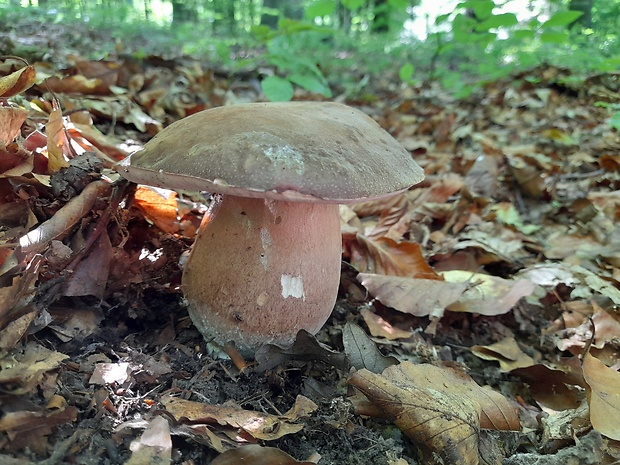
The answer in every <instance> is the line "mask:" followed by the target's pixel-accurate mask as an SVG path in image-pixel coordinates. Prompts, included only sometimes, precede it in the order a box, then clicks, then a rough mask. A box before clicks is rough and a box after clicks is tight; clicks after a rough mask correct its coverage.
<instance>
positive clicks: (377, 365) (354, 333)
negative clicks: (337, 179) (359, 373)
mask: <svg viewBox="0 0 620 465" xmlns="http://www.w3.org/2000/svg"><path fill="white" fill-rule="evenodd" d="M342 345H343V346H344V353H345V354H346V355H347V357H348V358H349V361H350V362H351V365H352V366H354V367H355V368H357V369H358V370H360V369H362V368H366V369H367V370H369V371H371V372H373V373H381V372H382V371H383V370H385V369H386V368H387V367H389V366H391V365H396V364H397V363H398V360H396V359H395V358H394V357H386V356H384V355H383V354H382V353H381V352H380V351H379V349H378V348H377V345H376V344H375V343H374V342H373V341H372V339H370V338H369V337H368V335H367V334H366V332H365V331H364V330H363V329H362V328H360V327H359V326H358V325H355V324H352V323H347V324H346V325H345V326H344V329H343V330H342Z"/></svg>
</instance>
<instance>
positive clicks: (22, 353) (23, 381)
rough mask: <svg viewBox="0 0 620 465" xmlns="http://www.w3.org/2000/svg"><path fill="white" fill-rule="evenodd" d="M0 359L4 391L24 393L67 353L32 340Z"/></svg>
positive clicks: (0, 374)
mask: <svg viewBox="0 0 620 465" xmlns="http://www.w3.org/2000/svg"><path fill="white" fill-rule="evenodd" d="M9 355H10V356H7V357H4V358H3V359H1V360H0V367H1V368H2V369H1V370H0V387H1V388H2V391H4V392H11V393H12V394H15V395H16V394H24V393H26V392H29V391H30V389H32V388H33V387H34V386H36V385H37V384H38V383H40V382H41V380H42V379H43V376H44V374H45V373H46V372H48V371H51V370H55V369H56V368H58V366H59V365H60V362H62V361H63V360H65V359H67V358H69V356H68V355H65V354H62V353H60V352H56V351H54V350H49V349H46V348H45V347H43V346H41V345H39V344H38V343H36V342H34V341H32V342H29V343H28V344H26V345H25V346H23V347H21V348H19V349H15V350H14V351H13V352H9Z"/></svg>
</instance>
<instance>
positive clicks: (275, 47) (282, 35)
mask: <svg viewBox="0 0 620 465" xmlns="http://www.w3.org/2000/svg"><path fill="white" fill-rule="evenodd" d="M253 32H254V35H255V36H256V38H257V39H258V40H260V41H261V42H262V43H264V44H265V46H266V48H267V53H266V54H265V55H263V58H265V59H266V60H267V62H268V63H269V64H270V65H272V66H273V67H274V68H275V69H276V71H277V73H278V74H279V75H272V76H267V77H265V78H264V79H263V80H262V82H261V86H262V88H263V92H264V93H265V96H266V97H267V98H268V99H269V100H271V101H272V102H278V101H287V100H291V99H292V98H293V93H294V86H295V85H296V86H299V87H301V88H302V89H305V90H307V91H309V92H313V93H316V94H320V95H323V96H325V97H328V98H329V97H331V96H332V92H331V89H330V87H329V83H328V82H327V79H326V78H325V76H324V75H323V72H322V71H321V70H320V69H319V67H318V66H317V63H316V61H314V60H312V59H311V58H306V57H305V56H302V54H301V53H296V52H295V50H294V49H295V42H296V40H300V39H303V38H308V35H309V34H310V35H312V34H314V35H320V36H324V35H325V34H329V33H330V31H329V30H326V29H325V28H321V27H318V26H314V25H312V24H309V23H306V22H303V21H296V20H291V19H286V18H283V19H280V21H279V22H278V29H277V30H272V29H270V28H268V27H266V26H257V27H255V28H254V29H253ZM304 55H305V54H304Z"/></svg>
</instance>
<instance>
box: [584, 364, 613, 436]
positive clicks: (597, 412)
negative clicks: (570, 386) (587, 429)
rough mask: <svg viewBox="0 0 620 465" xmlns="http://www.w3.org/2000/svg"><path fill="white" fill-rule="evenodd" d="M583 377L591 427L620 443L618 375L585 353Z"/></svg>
mask: <svg viewBox="0 0 620 465" xmlns="http://www.w3.org/2000/svg"><path fill="white" fill-rule="evenodd" d="M583 377H584V379H585V380H586V383H588V388H589V389H588V403H589V405H590V421H591V422H592V426H593V427H594V429H596V430H597V431H599V432H600V433H601V434H602V435H604V436H607V437H608V438H610V439H613V440H615V441H620V373H618V372H617V371H616V370H613V369H611V368H609V367H608V366H606V365H605V364H604V363H603V362H601V361H600V360H598V359H596V358H594V357H593V356H592V355H590V353H586V354H585V356H584V357H583Z"/></svg>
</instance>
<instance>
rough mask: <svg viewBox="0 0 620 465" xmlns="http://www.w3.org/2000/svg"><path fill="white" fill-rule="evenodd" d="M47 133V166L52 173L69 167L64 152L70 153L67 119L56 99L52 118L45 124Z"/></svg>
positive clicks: (51, 114)
mask: <svg viewBox="0 0 620 465" xmlns="http://www.w3.org/2000/svg"><path fill="white" fill-rule="evenodd" d="M45 134H46V135H47V158H48V161H47V168H48V170H49V172H50V173H55V172H57V171H59V170H60V169H61V168H67V167H68V166H69V162H67V160H65V157H64V154H68V153H70V150H71V149H70V147H69V141H68V139H67V134H66V133H65V121H64V118H63V116H62V111H61V109H60V108H58V104H57V103H56V101H54V109H53V110H52V113H50V119H49V121H48V122H47V124H46V125H45Z"/></svg>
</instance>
